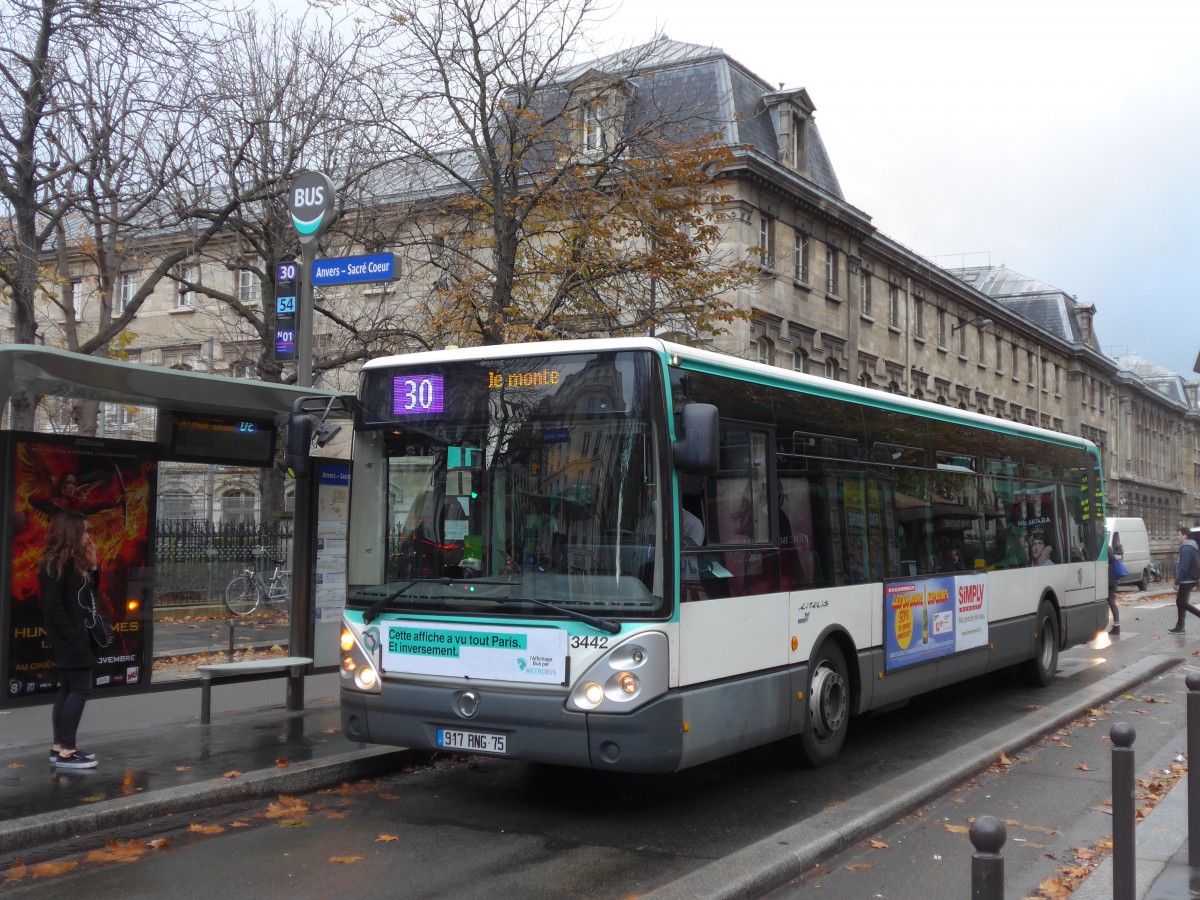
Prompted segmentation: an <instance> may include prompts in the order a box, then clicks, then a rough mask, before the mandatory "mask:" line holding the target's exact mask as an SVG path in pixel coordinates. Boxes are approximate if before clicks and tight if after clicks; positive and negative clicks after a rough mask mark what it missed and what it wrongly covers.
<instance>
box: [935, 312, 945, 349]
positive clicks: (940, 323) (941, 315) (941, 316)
mask: <svg viewBox="0 0 1200 900" xmlns="http://www.w3.org/2000/svg"><path fill="white" fill-rule="evenodd" d="M937 342H938V346H939V347H945V346H946V311H945V310H944V309H939V310H938V314H937Z"/></svg>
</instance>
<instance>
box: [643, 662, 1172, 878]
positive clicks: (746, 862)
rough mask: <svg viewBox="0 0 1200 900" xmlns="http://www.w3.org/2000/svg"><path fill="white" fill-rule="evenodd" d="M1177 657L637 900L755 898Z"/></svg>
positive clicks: (1105, 682)
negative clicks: (1002, 752) (999, 754)
mask: <svg viewBox="0 0 1200 900" xmlns="http://www.w3.org/2000/svg"><path fill="white" fill-rule="evenodd" d="M1179 663H1180V659H1179V658H1177V657H1173V656H1161V655H1156V656H1148V657H1146V658H1145V659H1143V660H1141V661H1140V662H1138V663H1136V664H1135V665H1132V666H1129V667H1128V668H1126V669H1122V670H1121V671H1120V672H1116V673H1114V674H1113V675H1109V676H1108V677H1107V678H1104V679H1102V680H1101V681H1098V682H1096V683H1095V684H1094V685H1091V686H1090V687H1089V688H1087V689H1086V690H1085V691H1082V692H1080V693H1078V694H1073V695H1072V696H1070V697H1067V698H1064V699H1062V700H1060V701H1058V702H1057V703H1052V704H1050V705H1049V706H1047V707H1045V708H1044V709H1041V710H1038V711H1037V714H1036V715H1030V716H1025V717H1022V718H1021V719H1020V720H1019V721H1017V722H1015V723H1013V724H1012V725H1009V726H1006V727H1004V728H1001V729H999V730H998V731H995V732H992V733H991V734H987V735H984V736H983V737H981V738H977V739H976V740H974V741H972V742H971V743H970V744H967V745H965V746H963V747H961V748H960V749H959V750H958V751H957V752H956V753H954V754H953V755H947V756H941V757H938V758H937V759H936V760H932V761H930V762H927V763H925V764H924V765H921V766H918V767H917V768H916V769H913V770H912V771H910V772H906V773H905V774H904V775H903V776H901V777H898V778H895V779H893V780H892V781H889V782H887V783H885V784H882V785H880V786H879V787H876V788H873V789H871V790H869V791H867V792H866V793H864V794H860V795H859V796H858V797H856V798H855V799H854V800H853V801H851V802H848V803H845V804H842V805H841V806H838V807H837V808H836V809H831V810H827V811H826V812H822V813H820V814H818V815H816V816H813V817H812V818H809V819H806V820H804V821H803V822H801V823H800V824H797V825H793V826H792V827H790V828H785V829H783V830H782V831H778V832H776V833H775V834H773V835H770V836H769V837H766V838H762V839H761V840H759V841H757V842H755V843H753V844H750V845H749V846H748V847H743V848H742V849H741V850H738V851H736V852H735V853H731V854H729V855H728V856H725V857H722V858H720V859H718V860H714V861H713V862H710V863H708V864H707V865H703V866H701V867H700V868H698V869H695V870H694V871H692V872H689V873H688V874H686V875H684V876H682V877H680V878H677V879H675V880H674V881H672V882H670V883H669V884H666V885H663V886H662V887H660V888H657V889H655V890H653V891H650V892H648V893H646V894H643V895H642V897H643V900H693V898H695V897H706V898H711V900H716V898H730V900H733V898H752V897H761V896H763V895H764V894H766V893H768V892H769V891H771V890H772V889H774V888H777V887H779V886H780V885H781V884H783V883H785V882H787V881H789V880H791V879H793V878H796V877H798V876H799V875H801V874H803V873H804V871H805V870H807V869H808V868H810V867H811V866H814V865H816V864H817V863H819V862H820V861H821V860H823V859H825V858H826V857H829V856H832V855H833V854H835V853H840V852H841V851H843V850H845V849H847V848H849V847H852V846H853V845H854V844H856V843H857V842H858V841H861V840H862V839H863V838H866V837H869V836H871V835H872V834H874V833H875V832H877V831H879V830H880V829H881V828H884V827H886V826H887V825H890V824H891V823H892V822H895V821H896V820H897V819H900V818H902V817H903V816H905V815H907V814H908V813H909V812H911V811H912V810H914V809H916V808H917V807H919V806H922V805H924V804H925V803H928V802H929V801H930V800H933V799H934V798H936V797H938V796H940V795H942V794H943V793H945V792H946V791H947V790H949V789H950V788H952V787H954V786H955V785H957V784H960V783H962V782H963V781H965V780H967V779H968V778H970V777H972V776H973V775H975V774H976V773H978V772H980V771H982V770H984V769H986V768H987V767H988V766H990V765H991V764H992V763H994V762H995V761H996V758H997V754H998V753H999V752H1000V751H1002V750H1003V751H1004V752H1005V753H1015V752H1017V751H1018V750H1021V749H1022V748H1024V747H1027V746H1029V745H1030V744H1032V743H1033V742H1034V741H1036V740H1038V739H1039V738H1041V737H1042V736H1043V735H1045V734H1047V733H1049V732H1051V731H1053V730H1054V729H1056V728H1058V727H1060V726H1062V725H1063V724H1065V723H1067V722H1070V721H1071V720H1073V719H1075V718H1076V717H1078V716H1079V715H1080V714H1081V713H1082V712H1083V711H1084V710H1086V709H1088V708H1089V707H1091V706H1096V705H1098V704H1100V703H1103V702H1105V701H1107V700H1109V699H1111V698H1112V697H1114V696H1116V695H1117V694H1119V693H1121V692H1122V691H1124V690H1126V689H1128V688H1130V687H1132V686H1133V685H1135V684H1139V683H1141V682H1143V681H1146V680H1147V679H1149V678H1152V677H1153V676H1155V675H1157V674H1159V673H1160V672H1164V671H1166V670H1167V669H1170V668H1173V667H1174V666H1176V665H1178V664H1179ZM914 785H915V787H914Z"/></svg>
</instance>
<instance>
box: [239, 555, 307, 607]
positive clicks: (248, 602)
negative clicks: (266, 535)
mask: <svg viewBox="0 0 1200 900" xmlns="http://www.w3.org/2000/svg"><path fill="white" fill-rule="evenodd" d="M253 553H254V556H255V564H254V566H253V567H252V568H249V569H246V570H245V571H244V572H243V573H242V574H241V575H238V576H237V577H236V578H234V579H233V580H232V581H231V582H229V584H228V585H227V586H226V587H225V606H226V607H228V609H229V611H230V612H231V613H233V614H234V615H235V616H248V615H250V614H251V613H254V612H256V611H257V610H258V609H259V608H260V607H263V608H269V609H272V610H277V611H278V610H286V609H287V605H288V598H289V597H291V595H292V573H291V572H289V571H288V570H287V569H284V568H283V567H282V566H283V563H282V562H276V563H275V571H273V572H272V573H271V577H270V578H268V579H265V580H264V579H263V575H262V571H261V569H260V566H261V563H262V558H263V557H264V556H266V553H267V551H266V548H264V547H256V548H255V549H254V550H253Z"/></svg>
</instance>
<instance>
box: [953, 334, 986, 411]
mask: <svg viewBox="0 0 1200 900" xmlns="http://www.w3.org/2000/svg"><path fill="white" fill-rule="evenodd" d="M979 349H980V350H981V351H982V349H983V339H982V338H980V344H979ZM958 352H959V353H960V354H962V355H963V356H966V355H967V323H966V320H965V319H959V320H958ZM964 409H965V407H964Z"/></svg>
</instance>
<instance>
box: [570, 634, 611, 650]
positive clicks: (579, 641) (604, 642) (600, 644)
mask: <svg viewBox="0 0 1200 900" xmlns="http://www.w3.org/2000/svg"><path fill="white" fill-rule="evenodd" d="M571 649H573V650H580V649H583V650H607V649H608V638H606V637H587V636H586V635H585V636H580V635H572V637H571Z"/></svg>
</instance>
